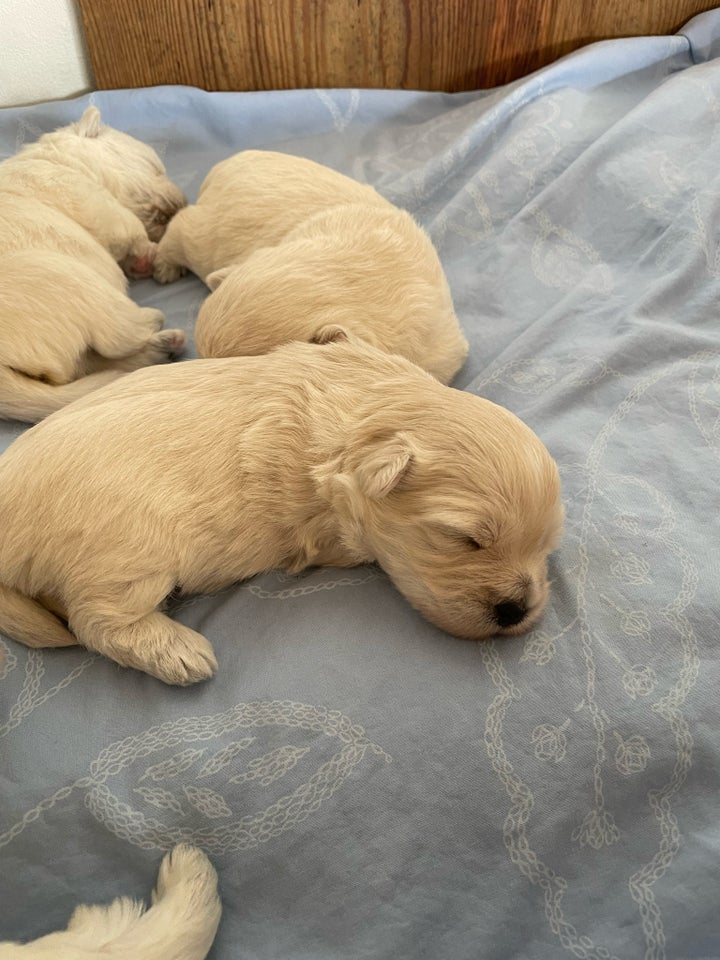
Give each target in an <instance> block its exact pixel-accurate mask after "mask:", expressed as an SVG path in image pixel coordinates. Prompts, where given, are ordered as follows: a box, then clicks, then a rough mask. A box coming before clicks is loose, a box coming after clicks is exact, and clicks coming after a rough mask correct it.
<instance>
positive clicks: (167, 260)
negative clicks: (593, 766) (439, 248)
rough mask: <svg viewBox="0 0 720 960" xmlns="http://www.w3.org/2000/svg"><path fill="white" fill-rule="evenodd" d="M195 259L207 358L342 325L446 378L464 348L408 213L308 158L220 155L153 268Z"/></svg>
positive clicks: (431, 253)
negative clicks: (203, 296) (205, 294)
mask: <svg viewBox="0 0 720 960" xmlns="http://www.w3.org/2000/svg"><path fill="white" fill-rule="evenodd" d="M182 267H190V269H191V270H192V271H193V272H194V273H197V274H198V276H200V277H201V278H202V279H203V280H204V281H205V282H206V283H207V285H208V286H209V287H210V289H211V290H213V291H215V292H214V293H213V294H212V296H210V297H209V298H208V299H207V301H206V302H205V304H204V305H203V307H202V309H201V311H200V315H199V317H198V322H197V327H196V331H195V339H196V342H197V346H198V350H199V351H200V353H201V355H202V356H204V357H230V356H244V355H252V354H259V353H267V351H268V350H270V349H272V348H273V347H275V346H278V345H279V344H281V343H286V342H288V341H290V340H305V341H313V340H316V338H317V332H318V330H320V329H321V328H322V327H323V326H325V325H326V324H328V323H340V324H342V325H343V326H344V327H345V328H346V329H347V330H348V331H350V332H351V333H353V334H355V335H356V336H358V337H362V338H363V339H364V340H366V341H367V342H368V343H371V344H373V345H374V346H376V347H378V348H380V349H383V350H387V351H388V352H390V353H399V354H401V355H402V356H405V357H407V358H408V359H409V360H412V361H413V362H415V363H417V364H418V365H419V366H421V367H423V368H424V369H426V370H428V371H429V372H430V373H432V374H433V375H434V376H436V377H437V378H438V379H439V380H440V381H441V382H443V383H448V382H449V381H450V380H451V379H452V378H453V376H454V375H455V374H456V373H457V371H458V370H459V368H460V366H461V365H462V363H463V361H464V360H465V357H466V356H467V349H468V346H467V341H466V340H465V337H464V336H463V334H462V333H461V331H460V328H459V326H458V321H457V318H456V316H455V311H454V309H453V303H452V297H451V295H450V289H449V287H448V284H447V280H446V279H445V275H444V273H443V269H442V266H441V264H440V261H439V259H438V256H437V253H436V252H435V249H434V247H433V245H432V243H431V241H430V239H429V237H428V236H427V235H426V234H425V233H424V232H423V231H422V230H421V229H420V227H419V226H418V225H417V224H416V223H415V221H414V220H413V218H412V217H411V216H410V214H409V213H406V212H405V211H403V210H399V209H398V208H397V207H394V206H393V205H392V204H391V203H388V201H387V200H385V199H383V197H381V196H380V194H379V193H377V192H376V191H375V190H373V189H372V187H368V186H365V185H363V184H360V183H357V182H356V181H354V180H351V179H350V178H349V177H345V176H343V175H342V174H340V173H337V172H336V171H334V170H330V169H328V168H327V167H323V166H321V165H320V164H317V163H313V162H312V161H310V160H305V159H302V158H301V157H291V156H286V155H285V154H281V153H272V152H263V151H258V150H247V151H245V152H244V153H239V154H237V155H236V156H234V157H230V158H229V159H228V160H225V161H223V162H222V163H219V164H218V165H217V166H216V167H214V168H213V169H212V170H211V171H210V173H209V174H208V176H207V178H206V180H205V182H204V183H203V185H202V187H201V188H200V195H199V199H198V202H197V204H196V205H195V206H191V207H187V208H186V209H185V210H183V211H182V212H181V213H180V214H179V215H178V216H177V217H175V219H174V220H173V221H172V223H171V224H170V226H169V228H168V230H167V233H166V234H165V237H164V238H163V240H162V241H161V242H160V247H159V250H158V255H157V258H156V260H155V278H156V279H157V280H159V281H161V282H167V281H169V280H173V279H175V278H176V277H177V276H178V275H179V273H180V269H181V268H182Z"/></svg>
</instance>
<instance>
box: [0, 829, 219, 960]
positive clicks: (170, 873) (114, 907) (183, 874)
mask: <svg viewBox="0 0 720 960" xmlns="http://www.w3.org/2000/svg"><path fill="white" fill-rule="evenodd" d="M220 911H221V907H220V898H219V897H218V893H217V875H216V873H215V870H214V869H213V866H212V864H211V863H210V861H209V860H208V858H207V857H206V856H205V854H204V853H203V852H202V851H201V850H198V849H197V848H196V847H190V846H187V845H185V844H183V845H181V846H178V847H175V849H174V850H173V851H172V852H171V853H168V854H167V855H166V856H165V858H164V859H163V861H162V863H161V864H160V872H159V873H158V880H157V886H156V888H155V890H154V892H153V896H152V906H151V907H150V909H149V910H146V909H145V905H144V904H142V903H137V902H136V901H134V900H130V899H129V898H127V897H120V898H118V899H117V900H113V902H112V903H110V904H108V905H107V906H82V907H78V908H77V909H76V910H75V912H74V913H73V915H72V917H71V918H70V922H69V923H68V925H67V929H65V930H62V931H58V932H57V933H50V934H48V935H47V936H45V937H40V939H38V940H33V941H32V942H30V943H24V944H22V943H7V942H6V943H0V960H98V958H99V957H105V958H107V960H203V958H204V957H205V956H207V953H208V951H209V949H210V947H211V945H212V942H213V940H214V939H215V933H216V931H217V928H218V924H219V922H220Z"/></svg>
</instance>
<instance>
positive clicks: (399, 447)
mask: <svg viewBox="0 0 720 960" xmlns="http://www.w3.org/2000/svg"><path fill="white" fill-rule="evenodd" d="M415 456H416V451H415V448H414V446H413V443H412V441H411V439H410V437H409V436H408V435H407V434H406V433H396V434H394V435H393V436H391V437H389V438H387V439H382V440H378V441H375V442H374V443H370V444H369V445H368V448H367V450H366V451H364V453H363V456H362V460H361V462H360V463H359V465H358V466H357V467H356V468H355V470H354V471H353V476H354V479H355V482H356V483H357V486H358V489H359V490H360V491H361V492H362V493H364V494H365V496H366V497H369V498H370V499H371V500H382V498H383V497H386V496H387V495H388V494H389V493H390V492H391V491H392V490H395V488H396V487H397V486H398V485H399V484H400V483H402V481H403V480H405V479H406V477H407V475H408V473H409V472H410V468H411V466H412V463H413V460H414V459H415Z"/></svg>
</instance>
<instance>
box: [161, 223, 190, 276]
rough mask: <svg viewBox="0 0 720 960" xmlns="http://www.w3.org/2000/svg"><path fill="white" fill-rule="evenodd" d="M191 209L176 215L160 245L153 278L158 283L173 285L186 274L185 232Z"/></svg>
mask: <svg viewBox="0 0 720 960" xmlns="http://www.w3.org/2000/svg"><path fill="white" fill-rule="evenodd" d="M190 211H191V208H190V207H186V209H185V210H181V211H180V212H179V213H177V214H175V216H174V217H173V218H172V220H171V221H170V223H169V224H168V227H167V230H166V231H165V236H164V237H163V238H162V240H161V241H160V243H159V244H158V249H157V254H156V256H155V262H154V264H153V277H154V278H155V279H156V280H157V282H158V283H173V281H175V280H177V279H178V278H179V277H181V276H182V275H183V274H184V273H185V265H186V264H185V260H184V252H183V241H182V235H183V231H184V230H185V229H187V227H186V222H187V221H188V220H189V218H190V216H191V212H190Z"/></svg>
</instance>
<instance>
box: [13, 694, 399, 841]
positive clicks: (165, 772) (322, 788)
mask: <svg viewBox="0 0 720 960" xmlns="http://www.w3.org/2000/svg"><path fill="white" fill-rule="evenodd" d="M278 729H279V730H282V731H286V732H288V733H294V734H295V735H296V736H299V737H300V739H301V743H300V744H288V745H285V746H283V747H282V748H280V749H276V750H274V751H271V752H270V753H267V754H265V755H264V756H261V757H258V758H255V759H254V760H250V761H249V762H248V763H247V766H246V774H245V775H244V776H243V775H242V774H240V775H237V776H234V777H229V776H228V770H227V768H228V766H229V765H230V764H231V763H232V762H233V761H235V760H237V758H238V756H239V755H240V754H241V753H244V751H246V750H247V749H249V748H250V747H251V745H253V744H255V743H256V742H257V743H259V744H260V743H262V741H263V738H264V737H265V736H267V735H268V734H269V733H272V732H273V731H275V730H278ZM246 730H247V731H249V730H252V731H253V735H252V736H248V737H243V738H242V739H241V740H234V741H232V742H231V743H228V744H225V746H223V747H221V748H220V749H219V750H217V751H215V752H213V753H212V754H211V755H210V756H209V757H208V756H207V754H208V752H209V750H210V747H211V746H212V745H214V744H215V742H216V741H217V740H218V739H220V738H222V737H224V736H226V735H227V734H229V733H233V732H235V731H246ZM318 738H320V740H319V739H318ZM325 738H327V741H328V742H329V743H331V744H332V743H334V744H335V747H336V749H335V752H334V753H333V754H332V755H331V756H330V757H329V758H327V759H324V756H323V755H322V751H320V756H319V757H318V759H317V761H316V762H315V763H314V764H312V772H310V775H309V776H308V774H307V772H306V774H305V776H307V779H306V780H305V781H304V782H303V783H301V784H300V785H299V786H297V787H295V789H293V790H291V792H289V793H285V794H283V795H282V796H280V797H279V798H277V799H275V800H274V802H272V803H271V804H270V805H268V806H266V807H264V808H263V809H261V810H259V811H257V812H255V813H250V814H242V815H238V814H240V813H241V811H238V810H236V808H235V806H234V805H236V804H237V803H238V800H239V801H240V802H241V803H242V802H245V801H244V798H245V793H244V792H240V793H238V792H237V791H235V790H233V791H232V792H231V791H229V790H228V789H227V788H228V786H229V784H231V783H233V784H238V783H247V782H252V781H257V782H258V783H259V784H260V785H261V786H263V787H267V786H269V785H270V784H272V783H273V782H275V781H276V780H279V779H281V778H282V777H284V776H285V775H286V774H287V773H289V771H290V770H292V769H293V768H295V766H296V765H297V764H298V763H299V762H300V761H302V760H303V759H304V758H305V757H306V756H307V755H308V754H312V752H313V751H314V750H315V751H318V750H319V746H322V744H323V741H324V739H325ZM303 740H304V741H305V742H304V743H303V742H302V741H303ZM190 743H202V744H204V746H202V747H185V748H184V749H183V750H181V751H180V752H178V753H172V754H171V755H170V756H164V757H163V759H161V760H158V761H155V762H154V763H151V764H149V765H147V763H146V758H150V757H153V756H155V755H157V754H160V755H162V754H164V753H166V752H167V751H168V750H172V749H173V748H176V747H178V746H180V745H182V744H190ZM368 752H369V753H370V754H371V755H372V756H375V757H378V758H380V759H382V760H383V761H384V762H386V763H390V762H391V757H390V756H389V755H388V754H387V753H385V751H384V750H383V749H382V748H381V747H379V746H378V745H377V744H375V743H372V742H371V741H370V740H368V738H367V736H366V735H365V731H364V730H363V728H362V727H361V726H359V725H357V724H355V723H353V721H352V720H351V719H350V718H349V717H346V716H345V715H344V714H342V713H340V712H339V711H338V710H328V709H327V708H326V707H322V706H313V705H311V704H305V703H295V702H293V701H288V700H283V701H279V700H275V701H258V702H253V703H239V704H237V705H236V706H235V707H232V708H231V709H230V710H226V711H225V712H223V713H219V714H215V715H214V716H209V717H207V716H206V717H181V718H180V719H179V720H175V721H171V722H168V723H164V724H161V725H160V726H157V727H152V728H150V729H149V730H146V731H144V732H143V733H141V734H137V735H136V736H131V737H126V738H125V739H124V740H120V741H117V742H115V743H113V744H111V745H110V746H109V747H107V748H106V749H105V750H103V751H102V752H101V754H100V755H99V756H98V757H97V758H96V759H95V760H94V761H93V762H92V763H91V765H90V773H89V775H88V776H84V777H81V778H80V779H78V780H76V781H75V782H74V783H73V784H70V785H68V786H65V787H62V788H61V789H60V790H57V791H56V792H55V793H54V794H52V795H51V796H50V797H46V798H45V799H43V800H41V801H40V803H38V804H37V805H36V806H35V807H34V808H33V809H32V810H28V811H27V812H26V813H25V814H24V815H23V817H22V818H21V819H20V820H19V821H18V822H17V823H15V824H14V825H13V826H12V827H11V828H10V829H9V830H7V831H6V832H5V833H3V834H2V835H0V848H1V847H3V846H6V845H7V844H9V843H11V842H12V841H13V840H14V839H15V838H16V837H17V836H19V835H20V834H21V833H22V832H23V830H25V828H26V827H27V826H28V825H29V824H31V823H33V822H34V821H35V820H37V818H38V817H39V816H41V814H43V813H45V812H46V811H48V810H50V809H52V807H54V806H55V805H56V804H57V803H60V802H61V801H63V800H65V799H66V798H67V797H69V796H70V794H71V793H73V792H74V791H76V790H79V791H83V793H84V798H85V804H86V806H87V807H88V809H89V810H90V811H91V813H92V814H93V816H95V817H96V818H97V819H98V821H99V822H100V823H102V824H104V826H105V827H107V829H108V830H111V831H112V832H113V833H115V834H116V835H117V836H118V837H121V838H122V839H124V840H127V841H129V842H130V843H133V844H136V845H137V846H139V847H143V848H144V849H147V850H152V849H163V850H164V849H168V848H170V847H171V846H174V845H175V844H176V843H196V844H199V845H201V846H202V847H203V849H205V850H208V851H209V852H211V853H214V854H221V853H225V852H227V851H233V850H246V849H250V848H252V847H256V846H258V844H261V843H266V842H267V841H268V840H271V839H272V838H274V837H278V836H280V835H281V834H283V833H285V832H286V831H287V830H291V829H293V828H294V827H296V826H297V825H298V824H300V823H302V822H303V821H304V820H306V819H307V817H309V816H310V815H311V814H312V813H314V812H315V811H316V810H317V809H318V808H319V807H320V805H321V804H322V803H324V802H326V801H327V800H329V798H330V797H332V796H333V794H334V793H335V792H336V791H337V790H338V789H339V788H340V787H341V786H342V785H343V783H344V782H345V781H346V780H347V778H348V776H349V775H350V773H351V772H352V771H353V770H354V769H355V768H356V767H357V766H358V765H359V764H361V763H362V762H363V761H364V760H365V757H366V754H367V753H368ZM201 760H204V763H203V764H202V765H201V766H200V767H199V769H197V768H198V765H199V764H200V761H201ZM138 765H139V766H143V765H145V769H144V770H143V772H142V773H140V772H139V771H138V772H137V773H136V774H135V775H134V777H133V776H130V777H129V778H128V775H127V773H125V776H124V778H123V779H122V780H120V779H116V778H118V775H119V774H120V773H123V772H124V771H128V772H129V769H130V768H132V769H133V770H134V769H135V768H136V767H137V766H138ZM193 768H195V772H194V773H193V772H191V771H192V769H193ZM181 775H183V778H182V783H176V781H177V780H178V778H179V777H180V776H181ZM192 776H194V777H195V779H203V780H204V782H203V784H202V785H197V784H194V783H188V782H187V781H188V778H189V777H192ZM210 778H214V779H213V780H212V783H213V786H212V787H211V786H209V785H208V784H207V781H208V779H210ZM128 779H129V780H130V782H132V783H136V784H138V786H131V787H130V788H129V789H127V788H126V787H125V784H126V780H128ZM143 782H148V783H152V782H155V783H157V782H162V783H163V786H162V787H159V786H139V784H142V783H143ZM114 785H116V789H118V788H119V789H121V790H122V789H123V788H124V787H125V795H126V799H122V798H121V797H119V796H118V795H117V794H116V793H114V792H113V789H112V788H113V786H114ZM221 790H224V791H225V792H224V793H221V792H220V791H221ZM131 794H134V795H135V796H136V797H138V798H139V799H140V800H141V801H142V806H141V807H138V806H137V805H135V806H133V805H132V801H131ZM146 806H151V807H153V808H154V809H155V811H156V812H157V811H161V812H162V811H165V812H169V813H172V814H175V815H176V819H175V822H173V823H162V822H160V821H159V820H157V819H156V818H155V816H150V815H148V813H147V812H146V811H145V810H143V809H142V807H146ZM191 807H192V808H194V809H195V811H196V812H198V813H199V814H201V815H202V817H203V818H204V819H205V820H206V821H207V825H204V826H200V827H192V826H186V825H183V824H182V823H178V822H177V818H178V817H179V818H183V817H185V816H187V813H188V811H189V809H190V808H191ZM216 821H222V822H221V823H218V824H217V825H213V824H214V823H215V822H216ZM226 821H228V822H226Z"/></svg>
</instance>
